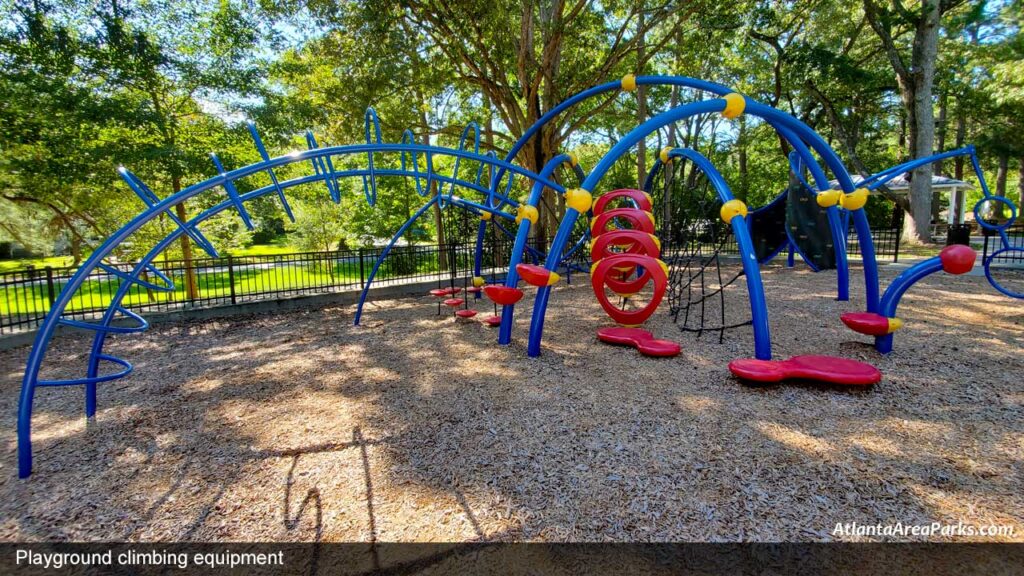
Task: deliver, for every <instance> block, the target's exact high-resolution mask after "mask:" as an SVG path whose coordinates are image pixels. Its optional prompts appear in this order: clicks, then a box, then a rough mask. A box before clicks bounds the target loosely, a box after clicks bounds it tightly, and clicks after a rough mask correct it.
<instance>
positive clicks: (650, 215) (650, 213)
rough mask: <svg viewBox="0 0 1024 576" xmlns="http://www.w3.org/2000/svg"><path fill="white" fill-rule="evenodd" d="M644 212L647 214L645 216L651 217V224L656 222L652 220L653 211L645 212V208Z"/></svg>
mask: <svg viewBox="0 0 1024 576" xmlns="http://www.w3.org/2000/svg"><path fill="white" fill-rule="evenodd" d="M644 214H647V217H648V218H650V219H651V224H657V222H655V221H654V213H653V212H647V211H646V210H645V211H644Z"/></svg>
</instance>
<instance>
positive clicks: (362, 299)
mask: <svg viewBox="0 0 1024 576" xmlns="http://www.w3.org/2000/svg"><path fill="white" fill-rule="evenodd" d="M440 197H441V195H440V194H438V195H436V196H434V197H433V198H431V199H430V200H429V201H427V203H426V204H424V205H423V206H421V207H420V209H419V210H417V211H416V212H415V213H414V214H413V215H412V216H411V217H409V219H408V220H406V221H405V224H402V226H401V227H400V228H399V229H398V231H397V232H395V235H394V236H392V237H391V241H390V242H388V244H387V246H385V247H384V249H383V250H381V252H380V255H379V256H377V261H376V262H374V263H373V269H371V270H370V275H369V276H367V277H366V283H365V284H363V291H362V292H360V293H359V303H358V304H357V305H356V316H355V320H354V321H353V322H352V324H354V325H356V326H359V321H360V320H361V319H362V317H363V304H365V303H366V295H367V294H369V292H370V284H373V279H374V278H375V277H376V276H377V270H379V269H380V265H381V264H383V263H384V260H385V259H386V258H387V257H388V254H390V253H391V249H392V248H394V247H395V243H396V242H398V239H399V238H401V237H402V234H405V232H406V230H408V229H409V227H410V226H412V225H413V223H414V222H416V220H419V218H420V216H423V214H425V213H426V211H427V210H428V209H429V208H430V207H431V206H433V205H434V203H436V202H437V201H438V198H440Z"/></svg>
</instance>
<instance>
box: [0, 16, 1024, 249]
mask: <svg viewBox="0 0 1024 576" xmlns="http://www.w3.org/2000/svg"><path fill="white" fill-rule="evenodd" d="M0 10H2V12H3V15H4V19H3V21H4V24H3V25H2V26H0V64H2V65H0V241H3V240H9V241H10V240H13V241H16V242H18V243H19V244H22V245H24V246H26V247H29V248H32V249H34V250H36V251H38V252H44V253H49V252H52V251H54V250H69V251H71V252H72V253H73V254H74V255H75V256H76V258H80V256H81V253H82V251H87V250H88V249H89V248H90V247H93V246H95V245H96V244H97V243H98V242H100V241H102V239H103V238H105V237H106V236H107V235H109V234H110V233H111V232H113V231H114V230H116V229H117V228H118V227H119V226H120V225H122V224H123V223H124V222H126V221H127V220H128V219H129V218H130V217H131V216H133V215H134V214H136V213H137V212H138V211H139V210H140V209H141V208H142V205H141V203H139V202H138V201H137V200H136V199H135V198H134V196H133V195H132V194H131V193H130V192H129V191H128V189H127V188H126V186H124V185H123V184H122V183H121V182H120V180H119V178H118V176H117V172H116V168H117V166H119V165H126V166H128V167H129V168H130V169H131V170H132V171H133V172H135V173H136V174H138V175H139V176H140V177H141V178H142V179H143V180H145V181H146V182H147V183H149V185H150V186H151V187H152V188H153V189H154V190H155V191H157V193H158V194H159V195H160V196H166V195H168V194H171V193H173V192H174V191H177V190H180V189H181V188H182V187H183V186H187V185H188V184H191V183H194V182H196V181H199V180H202V179H205V178H207V177H209V176H211V175H213V174H214V173H215V168H214V165H213V164H212V162H211V161H210V158H209V156H208V154H209V153H210V152H214V151H215V152H217V154H218V156H219V157H220V158H221V160H222V161H223V162H224V164H225V165H226V166H228V167H229V168H230V167H237V166H241V165H244V164H248V163H251V162H253V161H256V160H258V158H259V156H258V154H257V152H256V150H255V149H254V148H253V146H252V142H251V140H250V138H249V134H248V132H247V130H246V127H245V125H244V121H246V120H252V121H255V122H256V124H257V125H258V126H259V127H260V130H261V133H262V134H263V138H264V141H265V142H266V143H267V145H268V146H269V147H270V148H271V154H272V155H277V154H282V153H286V152H288V151H291V150H293V149H296V148H299V147H302V146H304V144H303V142H304V141H303V138H302V134H303V132H304V131H305V130H306V129H307V128H308V129H311V130H312V131H313V132H314V133H315V134H316V135H317V137H318V138H319V139H320V140H321V143H323V142H325V141H326V142H328V143H331V144H342V143H350V142H358V141H360V140H361V139H362V137H363V133H362V132H363V123H362V117H363V112H364V110H365V109H366V108H367V107H368V106H373V107H374V108H375V109H376V110H377V112H378V114H379V116H380V119H381V127H382V130H383V132H384V138H385V140H388V141H398V140H399V139H400V137H401V134H402V131H403V130H405V129H406V128H409V129H411V130H412V132H413V133H414V135H415V137H416V140H417V141H419V142H432V143H440V144H443V145H454V144H455V143H456V141H457V139H458V136H459V134H460V133H461V130H462V127H463V126H464V125H465V124H466V123H467V122H468V121H471V120H475V121H477V122H478V123H479V124H480V126H481V127H482V141H483V145H484V148H485V149H493V150H495V151H497V152H498V154H499V155H504V154H505V153H506V152H507V150H508V149H509V148H510V147H511V145H512V143H513V142H514V141H515V139H516V138H518V137H519V136H521V135H522V134H523V132H524V131H525V130H526V128H527V127H528V126H530V125H531V124H532V123H533V122H534V121H535V120H536V119H537V118H539V117H541V116H542V115H543V114H544V113H545V112H547V111H548V110H551V109H552V108H554V107H555V106H557V105H558V104H559V103H560V102H562V101H564V100H565V99H566V98H568V97H569V96H571V95H572V94H574V93H576V92H579V91H581V90H584V89H586V88H588V87H590V86H593V85H596V84H599V83H602V82H607V81H610V80H615V79H618V78H621V77H622V76H623V75H625V74H628V73H637V74H673V75H686V76H693V77H698V78H704V79H708V80H711V81H714V82H718V83H721V84H725V85H729V86H733V87H735V88H736V89H737V90H738V91H741V92H743V93H745V94H748V95H750V96H752V97H754V98H756V99H758V100H761V101H763V102H765V103H767V104H770V105H772V106H775V107H778V108H780V109H782V110H784V111H786V112H788V113H790V114H793V115H794V116H796V117H797V118H799V119H801V120H803V121H805V122H807V123H808V124H810V125H812V126H813V127H814V128H815V129H816V130H817V131H818V132H819V133H821V134H822V135H823V136H824V137H825V138H826V140H827V141H828V142H829V143H830V144H831V145H832V146H833V147H834V148H835V149H836V150H837V151H838V152H839V153H840V155H841V156H842V157H843V159H844V160H845V161H846V163H847V166H849V167H850V168H851V170H854V171H860V172H864V173H868V172H872V171H877V170H880V169H882V168H885V167H888V166H891V165H894V164H896V163H898V162H900V161H904V160H907V159H911V158H917V157H921V156H924V155H927V154H928V153H930V152H932V151H941V150H947V149H952V148H954V147H957V146H961V145H964V144H966V143H972V142H973V143H976V144H977V145H978V147H979V152H980V155H981V158H982V161H983V167H984V168H985V169H986V170H989V171H991V172H993V173H994V174H995V178H993V181H994V183H995V185H996V188H997V190H996V191H997V193H1000V194H1006V195H1009V196H1012V197H1014V199H1015V200H1018V201H1021V200H1024V144H1022V141H1021V139H1020V138H1019V134H1020V133H1021V130H1022V128H1024V126H1022V123H1024V73H1022V70H1024V40H1022V39H1021V35H1020V24H1021V21H1022V17H1024V14H1022V10H1024V9H1022V7H1021V4H1020V3H1019V2H1010V1H1007V0H999V1H973V2H969V1H958V0H921V1H920V2H908V1H904V0H888V1H887V0H812V1H809V2H775V1H765V0H740V1H739V2H733V3H719V2H710V1H707V0H693V1H690V2H667V1H658V0H655V1H652V0H607V1H602V2H595V1H592V0H569V1H566V0H519V1H514V0H496V1H494V2H489V3H476V2H450V1H443V0H437V1H431V0H403V1H401V2H390V1H382V0H349V1H341V2H337V1H333V0H331V1H328V0H264V1H263V2H260V3H258V4H254V3H251V2H242V1H239V0H218V1H214V0H170V1H167V2H138V3H134V2H133V3H122V2H118V1H115V0H107V1H103V2H98V3H78V2H72V1H70V0H5V1H4V2H3V3H2V4H0ZM704 97H706V95H702V94H698V93H692V92H690V91H687V90H679V89H670V88H662V87H651V88H649V89H645V90H639V91H638V92H637V93H636V94H635V95H630V96H623V95H621V94H618V93H613V94H610V95H608V96H607V97H600V98H595V99H592V100H589V101H587V102H585V103H584V104H582V105H580V106H578V107H575V108H573V109H571V110H569V111H567V112H566V113H565V114H563V115H561V116H560V117H558V118H557V119H556V120H555V121H554V122H552V123H550V124H549V125H548V126H547V127H546V128H545V129H544V130H542V131H541V132H540V134H539V135H538V136H537V137H536V138H534V139H532V140H531V141H530V142H529V143H528V145H527V146H526V147H525V148H524V149H523V150H522V151H521V152H520V153H519V155H518V156H517V158H516V161H517V162H518V163H520V164H521V165H523V166H524V167H526V168H529V169H531V170H538V169H539V168H540V167H541V166H543V164H544V163H545V162H546V161H547V160H548V159H550V158H552V157H553V156H554V155H556V154H558V153H559V152H563V151H573V152H575V153H576V154H577V155H578V156H579V158H580V160H581V163H582V164H583V166H584V167H585V168H589V167H591V166H593V163H595V162H596V161H597V159H598V158H600V156H601V155H603V153H604V152H605V151H607V150H608V148H609V147H610V146H611V145H613V144H614V143H615V142H616V141H618V140H619V139H620V138H622V136H623V135H624V134H626V133H627V132H629V131H630V130H631V129H632V128H633V127H635V126H636V125H637V124H638V123H639V122H641V121H643V119H645V118H647V117H650V116H651V115H653V114H656V113H658V112H660V111H664V110H666V109H668V108H670V107H673V106H678V105H680V104H682V103H685V102H687V101H691V100H695V99H699V98H704ZM665 145H683V146H693V147H696V148H698V149H700V150H701V151H702V152H704V153H705V154H706V155H708V156H709V157H710V158H711V159H712V160H713V161H714V163H715V164H716V165H717V166H718V167H719V168H720V170H721V171H722V172H723V174H724V175H725V176H726V178H727V180H728V181H729V182H730V184H731V185H732V187H733V188H734V190H735V191H736V193H737V195H738V196H739V197H741V198H744V199H746V200H747V201H748V203H750V204H752V205H758V204H761V203H763V202H765V201H767V200H768V199H769V198H771V197H772V196H774V195H775V194H777V193H778V192H779V191H780V190H782V189H783V188H784V187H785V185H786V180H787V173H788V164H787V161H786V153H787V152H788V146H787V144H786V142H785V141H783V140H782V139H780V138H779V136H778V135H777V134H775V133H774V132H773V131H772V130H771V129H770V128H769V127H767V126H766V125H764V124H762V123H759V122H755V121H746V120H741V121H740V122H735V123H730V122H724V121H722V120H721V119H719V118H711V117H706V118H695V119H692V120H689V121H687V122H683V123H681V124H680V125H676V126H672V127H670V128H669V129H667V130H665V131H662V132H660V133H657V134H654V135H652V136H651V137H650V138H649V139H648V141H646V142H645V143H644V146H641V147H639V148H638V149H637V150H635V151H634V155H633V156H631V157H630V158H629V159H628V160H625V161H623V162H621V163H620V164H619V165H617V166H616V167H615V168H614V169H613V170H612V172H611V173H610V174H609V176H608V177H607V181H606V183H605V185H606V186H607V187H608V188H609V189H611V188H612V187H619V186H622V187H637V186H638V185H639V183H638V182H637V178H638V175H639V174H642V173H643V172H644V171H645V169H646V167H649V166H650V164H651V162H653V158H654V155H655V154H656V152H657V150H659V149H660V148H661V147H662V146H665ZM437 168H438V169H443V168H444V166H438V167H437ZM932 170H935V171H936V172H938V173H940V174H945V175H950V176H956V177H963V178H965V179H970V178H971V177H972V175H971V173H970V170H969V169H968V170H965V167H964V165H963V163H962V162H961V161H956V162H946V163H940V164H937V165H935V166H933V167H931V166H930V167H927V168H922V169H921V170H920V171H918V172H916V173H915V174H914V178H913V180H912V181H913V182H914V184H912V186H913V189H912V192H911V194H910V198H909V200H900V202H899V203H898V210H901V211H907V212H908V214H909V215H910V217H911V219H910V221H909V222H910V223H912V225H908V233H909V234H910V235H912V236H914V235H916V236H920V237H922V238H923V239H926V240H927V229H928V224H929V223H930V220H931V219H932V217H933V214H932V213H933V211H934V207H933V206H932V196H931V194H930V193H929V191H928V186H927V184H928V182H929V181H930V174H931V171H932ZM1015 181H1016V189H1014V183H1015ZM253 185H255V183H254V184H253ZM289 194H290V195H294V196H295V197H296V198H295V204H296V206H297V207H298V209H297V212H298V213H299V216H301V217H302V218H300V219H308V220H309V221H308V222H296V223H295V224H291V223H288V222H287V218H286V217H285V214H284V213H283V211H282V209H281V206H280V204H278V203H275V202H271V201H270V200H267V201H266V202H259V203H257V204H256V205H254V206H253V207H252V209H251V211H252V213H253V215H254V217H255V220H256V222H255V223H256V226H257V232H256V234H257V235H260V234H262V235H263V236H267V235H273V234H275V233H280V232H283V231H288V232H290V233H291V234H292V235H294V237H295V238H296V239H297V240H298V243H299V244H301V245H302V246H304V247H307V248H315V249H328V248H330V247H336V246H345V245H348V246H352V245H367V244H373V243H375V242H379V241H380V240H381V239H382V238H386V237H387V236H389V235H390V232H391V231H393V230H395V229H396V228H398V226H399V225H400V224H401V222H403V221H404V220H405V219H406V218H407V217H408V216H409V214H411V213H412V212H413V211H415V210H416V209H417V208H418V207H419V206H420V205H421V204H422V202H424V201H425V200H424V199H423V198H420V197H419V196H418V195H417V194H416V190H415V187H414V186H413V185H412V184H411V183H409V182H401V181H394V182H392V181H386V182H383V183H382V191H381V194H380V197H381V199H382V200H381V202H380V204H379V205H378V206H377V207H376V208H375V209H371V208H370V207H369V206H367V205H366V204H365V203H364V202H362V200H361V194H359V192H358V191H357V190H355V189H354V188H353V189H352V190H349V191H347V192H346V194H347V195H346V199H345V200H344V202H343V206H342V207H340V208H339V207H337V206H333V205H330V204H325V203H324V202H323V198H322V195H323V190H322V189H321V188H317V187H311V188H310V189H308V190H305V189H301V188H300V189H298V190H296V191H294V192H289ZM211 201H212V200H209V199H207V200H204V199H202V198H199V199H197V200H196V202H199V203H200V204H201V203H203V202H211ZM203 207H205V206H203V205H199V206H184V205H181V206H179V207H178V211H179V215H185V214H188V213H192V212H193V211H194V210H196V209H199V208H203ZM562 210H564V206H560V205H559V202H558V199H557V198H556V197H554V196H549V197H546V198H545V202H544V204H543V206H542V219H541V223H540V226H538V230H537V233H538V234H541V235H547V234H550V233H552V232H553V229H554V228H553V227H554V226H555V225H556V223H557V220H558V218H559V217H560V215H561V211H562ZM883 212H884V210H879V209H875V210H874V212H873V214H875V213H877V214H878V216H877V217H878V218H885V217H886V215H885V214H884V213H883ZM436 216H437V215H436ZM873 217H875V216H873ZM439 223H440V220H439V216H437V217H436V218H435V220H434V222H430V223H426V224H425V225H424V227H419V228H414V229H413V230H411V231H410V233H409V234H408V235H407V238H406V240H407V241H410V242H418V241H429V240H431V239H433V238H436V237H437V235H438V234H439V232H440V230H441V228H442V227H441V226H440V225H439ZM166 225H167V223H166V222H161V223H159V225H158V226H155V227H154V229H153V230H147V231H145V232H144V233H147V234H152V235H154V236H155V235H159V234H165V233H166V232H167V231H168V230H169V229H170V228H161V226H166ZM205 226H206V227H205V228H204V230H208V231H209V235H210V236H211V237H213V238H214V242H215V243H217V244H218V245H223V246H225V247H228V246H233V245H241V244H244V243H247V242H250V241H251V240H252V234H250V233H248V232H247V231H245V229H244V228H243V227H242V226H241V225H240V223H238V222H229V221H226V220H225V221H217V222H213V223H211V224H207V225H205ZM173 250H174V251H175V255H181V254H182V253H184V256H185V257H186V258H188V257H191V256H190V251H191V248H190V246H189V245H188V241H187V239H186V240H185V241H183V242H182V243H181V245H179V246H176V247H175V248H173ZM125 251H126V252H125V253H124V254H122V255H121V256H122V257H124V258H132V257H135V256H138V254H133V253H131V248H130V247H128V248H126V249H125Z"/></svg>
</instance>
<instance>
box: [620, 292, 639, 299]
mask: <svg viewBox="0 0 1024 576" xmlns="http://www.w3.org/2000/svg"><path fill="white" fill-rule="evenodd" d="M615 294H617V295H618V296H619V298H632V297H633V296H636V292H632V293H630V294H619V293H618V292H616V293H615Z"/></svg>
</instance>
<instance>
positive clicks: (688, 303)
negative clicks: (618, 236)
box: [648, 158, 751, 343]
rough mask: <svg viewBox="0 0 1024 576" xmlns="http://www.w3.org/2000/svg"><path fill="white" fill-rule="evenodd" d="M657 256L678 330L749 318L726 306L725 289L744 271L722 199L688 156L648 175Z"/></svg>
mask: <svg viewBox="0 0 1024 576" xmlns="http://www.w3.org/2000/svg"><path fill="white" fill-rule="evenodd" d="M648 192H649V193H650V194H651V196H652V199H653V201H654V206H653V210H655V212H656V214H655V216H656V218H657V221H658V222H659V223H660V229H659V230H658V237H659V238H660V239H661V242H662V260H663V261H664V262H665V263H666V264H667V265H668V267H669V278H668V289H667V290H666V293H665V301H666V302H668V306H669V313H670V314H671V315H672V319H673V321H674V322H675V323H676V324H677V325H678V326H679V329H680V330H682V331H683V332H691V333H696V334H697V337H700V336H702V335H704V334H705V333H709V334H712V335H714V334H717V335H718V341H719V343H721V342H723V341H724V338H725V332H726V330H731V329H733V328H739V327H741V326H748V325H750V324H751V320H750V318H749V313H746V312H744V313H743V314H745V316H744V318H742V319H740V318H738V317H737V315H736V314H737V313H736V312H735V311H732V310H730V306H729V299H728V298H727V297H726V296H727V292H728V289H729V288H730V287H731V286H733V285H734V284H736V283H737V281H739V280H740V278H741V277H742V276H743V268H742V265H741V263H740V261H739V259H738V258H729V259H727V260H726V261H725V262H723V258H722V255H723V252H724V253H727V254H728V253H731V254H737V253H738V249H737V247H736V240H735V238H734V237H733V234H732V229H731V228H730V227H729V225H728V224H726V223H725V222H723V221H722V219H721V217H720V215H719V210H720V209H721V207H722V202H721V200H720V199H719V198H718V194H717V192H716V191H715V189H714V187H713V186H712V185H711V183H710V182H709V181H708V179H707V176H706V175H705V174H704V172H703V171H701V170H700V169H699V168H698V167H696V166H695V165H694V164H693V163H692V162H688V161H686V160H685V159H683V158H673V159H672V161H671V162H669V163H668V164H667V165H662V166H661V169H660V170H659V171H658V172H657V173H656V174H655V177H654V178H653V179H652V180H651V183H650V190H648Z"/></svg>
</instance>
